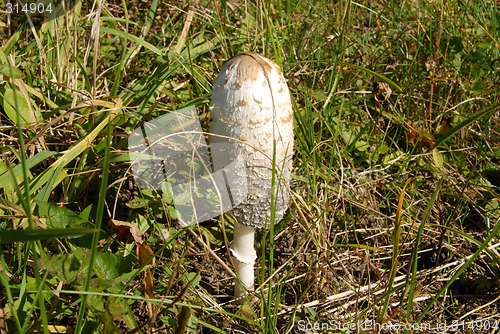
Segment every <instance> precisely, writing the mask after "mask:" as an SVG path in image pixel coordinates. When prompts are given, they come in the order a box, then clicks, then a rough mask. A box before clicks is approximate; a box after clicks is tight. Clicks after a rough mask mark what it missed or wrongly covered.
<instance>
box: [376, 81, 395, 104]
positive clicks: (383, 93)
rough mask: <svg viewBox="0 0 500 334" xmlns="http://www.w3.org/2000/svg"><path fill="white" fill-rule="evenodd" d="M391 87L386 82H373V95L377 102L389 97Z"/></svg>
mask: <svg viewBox="0 0 500 334" xmlns="http://www.w3.org/2000/svg"><path fill="white" fill-rule="evenodd" d="M391 94H392V89H391V86H389V84H388V83H387V82H375V83H374V84H373V97H374V98H375V100H376V101H377V102H385V101H387V100H388V99H389V97H391Z"/></svg>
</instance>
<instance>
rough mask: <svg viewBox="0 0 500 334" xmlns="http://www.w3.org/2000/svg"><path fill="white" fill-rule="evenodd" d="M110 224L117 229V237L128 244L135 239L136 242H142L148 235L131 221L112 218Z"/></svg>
mask: <svg viewBox="0 0 500 334" xmlns="http://www.w3.org/2000/svg"><path fill="white" fill-rule="evenodd" d="M108 224H109V226H110V227H111V228H112V229H113V230H114V231H115V233H116V237H117V239H118V240H120V241H121V242H124V243H126V244H129V243H131V242H132V241H134V242H135V243H136V244H142V243H143V242H144V240H146V236H145V235H144V233H142V232H141V231H140V230H139V229H138V228H137V227H136V226H134V225H132V224H131V223H129V222H124V221H121V220H115V219H110V221H109V223H108Z"/></svg>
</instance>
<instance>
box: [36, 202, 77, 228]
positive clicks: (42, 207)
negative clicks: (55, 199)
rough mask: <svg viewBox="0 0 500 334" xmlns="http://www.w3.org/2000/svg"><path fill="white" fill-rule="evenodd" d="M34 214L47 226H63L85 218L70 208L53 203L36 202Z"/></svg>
mask: <svg viewBox="0 0 500 334" xmlns="http://www.w3.org/2000/svg"><path fill="white" fill-rule="evenodd" d="M35 214H36V215H37V216H39V217H40V220H42V221H44V222H45V224H46V225H47V227H49V228H64V227H67V226H70V225H71V224H73V223H82V222H85V221H86V220H85V219H83V218H81V217H80V216H79V215H78V214H77V213H76V212H74V211H71V210H70V209H66V208H61V207H59V206H57V204H55V203H46V202H36V210H35Z"/></svg>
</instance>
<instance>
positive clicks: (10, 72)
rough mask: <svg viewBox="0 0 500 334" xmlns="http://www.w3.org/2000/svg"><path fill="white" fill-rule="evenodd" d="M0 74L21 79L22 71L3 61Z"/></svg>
mask: <svg viewBox="0 0 500 334" xmlns="http://www.w3.org/2000/svg"><path fill="white" fill-rule="evenodd" d="M0 75H4V76H6V77H9V78H12V79H22V78H24V75H23V72H21V71H20V70H19V69H17V68H15V67H14V66H10V64H8V63H5V64H3V65H2V67H0Z"/></svg>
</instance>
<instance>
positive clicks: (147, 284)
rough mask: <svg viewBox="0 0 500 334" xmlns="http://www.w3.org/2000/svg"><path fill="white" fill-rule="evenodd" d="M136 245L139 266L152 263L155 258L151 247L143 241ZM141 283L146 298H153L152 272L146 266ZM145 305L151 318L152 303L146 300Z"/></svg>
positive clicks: (152, 311)
mask: <svg viewBox="0 0 500 334" xmlns="http://www.w3.org/2000/svg"><path fill="white" fill-rule="evenodd" d="M136 245H137V258H138V259H139V263H140V264H141V266H142V265H145V264H146V263H149V264H150V265H154V264H155V258H154V253H153V250H152V249H151V247H149V246H148V244H146V243H145V242H143V243H141V244H136ZM150 261H151V262H150ZM143 284H144V295H145V296H146V298H154V291H153V286H154V285H153V274H152V273H151V270H150V269H149V268H146V270H145V271H144V277H143ZM146 305H147V308H148V314H149V318H150V319H152V318H153V316H154V308H153V304H152V303H151V302H149V301H148V302H146Z"/></svg>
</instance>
